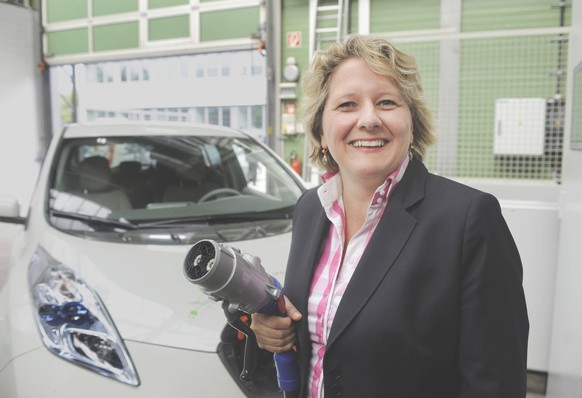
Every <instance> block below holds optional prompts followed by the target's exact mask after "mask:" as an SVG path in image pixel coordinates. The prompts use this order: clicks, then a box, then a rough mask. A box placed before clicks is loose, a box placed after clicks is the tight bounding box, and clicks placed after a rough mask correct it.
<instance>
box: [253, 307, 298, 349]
mask: <svg viewBox="0 0 582 398" xmlns="http://www.w3.org/2000/svg"><path fill="white" fill-rule="evenodd" d="M285 309H286V310H287V316H286V317H281V316H277V315H265V314H258V313H255V314H252V320H253V321H252V323H251V329H252V330H253V332H254V333H255V336H256V337H257V343H258V345H259V347H260V348H262V349H264V350H267V351H270V352H285V351H289V350H290V349H292V348H293V346H294V345H295V324H294V323H293V322H296V321H298V320H300V319H301V318H302V315H301V313H300V312H299V311H297V308H295V306H294V305H293V304H292V303H291V301H289V300H288V299H287V297H285Z"/></svg>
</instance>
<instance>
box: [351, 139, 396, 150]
mask: <svg viewBox="0 0 582 398" xmlns="http://www.w3.org/2000/svg"><path fill="white" fill-rule="evenodd" d="M387 143H388V140H380V139H378V140H356V141H352V142H350V145H351V146H354V147H357V148H380V147H383V146H384V145H386V144H387Z"/></svg>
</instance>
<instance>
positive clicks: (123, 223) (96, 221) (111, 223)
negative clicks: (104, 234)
mask: <svg viewBox="0 0 582 398" xmlns="http://www.w3.org/2000/svg"><path fill="white" fill-rule="evenodd" d="M49 214H50V215H51V216H53V217H59V218H66V219H69V220H77V221H83V222H85V223H87V225H89V226H101V227H110V228H122V229H124V230H126V231H128V230H134V229H138V228H139V227H138V226H137V225H135V224H132V223H130V222H129V221H127V220H113V219H109V218H100V217H95V216H90V215H87V214H80V213H71V212H68V211H61V210H55V209H50V210H49Z"/></svg>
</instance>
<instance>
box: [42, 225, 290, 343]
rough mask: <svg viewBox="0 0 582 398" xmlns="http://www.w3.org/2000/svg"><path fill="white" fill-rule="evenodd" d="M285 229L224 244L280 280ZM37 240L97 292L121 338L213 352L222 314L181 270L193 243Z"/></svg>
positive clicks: (58, 236)
mask: <svg viewBox="0 0 582 398" xmlns="http://www.w3.org/2000/svg"><path fill="white" fill-rule="evenodd" d="M290 239H291V236H290V233H284V234H281V235H276V236H272V237H266V238H262V239H255V240H248V241H239V242H233V243H229V245H230V246H232V247H235V248H238V249H240V250H241V251H242V252H243V253H248V254H252V255H255V256H258V257H260V258H261V264H262V265H263V266H264V267H265V269H266V270H267V272H268V273H269V274H271V275H273V276H274V277H275V278H277V279H278V280H279V281H281V282H283V277H284V268H285V265H286V263H287V256H288V252H289V243H290ZM40 244H41V246H42V247H44V249H45V250H47V251H48V252H49V253H50V254H51V255H52V256H53V257H54V258H56V259H57V260H59V261H61V262H62V263H63V264H64V265H66V266H68V267H69V268H72V269H73V270H75V272H77V276H78V277H79V278H82V279H84V280H85V282H86V283H87V284H88V285H89V286H91V287H92V288H93V289H94V290H95V291H96V292H97V293H98V294H99V296H100V297H101V299H102V300H103V302H104V303H105V306H106V307H107V309H108V311H109V313H110V315H111V317H112V319H113V321H114V322H115V325H116V327H117V329H118V331H119V332H120V334H121V336H122V338H123V339H125V340H132V341H137V342H142V343H149V344H156V345H162V346H169V347H176V348H182V349H190V350H200V351H205V352H215V351H216V348H217V345H218V343H219V342H220V333H221V331H222V329H223V328H224V326H225V325H226V317H225V315H224V313H223V310H222V306H221V304H220V303H217V302H214V301H212V300H211V299H209V298H208V296H206V295H205V294H204V293H203V292H202V290H201V288H200V287H199V286H197V285H194V284H192V283H190V282H189V281H188V280H187V279H186V278H185V276H184V273H183V262H184V258H185V256H186V254H187V252H188V250H190V248H191V247H192V245H134V244H123V243H108V242H102V241H93V240H87V239H83V238H79V237H75V236H71V235H67V234H64V233H61V232H58V231H54V230H53V231H52V232H49V233H47V234H45V235H44V236H43V237H42V238H41V240H40Z"/></svg>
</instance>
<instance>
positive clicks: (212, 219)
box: [137, 211, 293, 228]
mask: <svg viewBox="0 0 582 398" xmlns="http://www.w3.org/2000/svg"><path fill="white" fill-rule="evenodd" d="M292 216H293V215H292V213H291V212H289V211H281V212H256V213H234V214H213V215H204V216H194V217H177V218H168V219H165V220H160V221H154V222H149V223H140V224H137V227H138V228H164V227H168V226H176V224H178V225H179V224H193V223H196V224H202V223H204V224H219V223H224V222H232V221H238V222H251V221H262V220H287V219H290V218H291V217H292Z"/></svg>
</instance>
